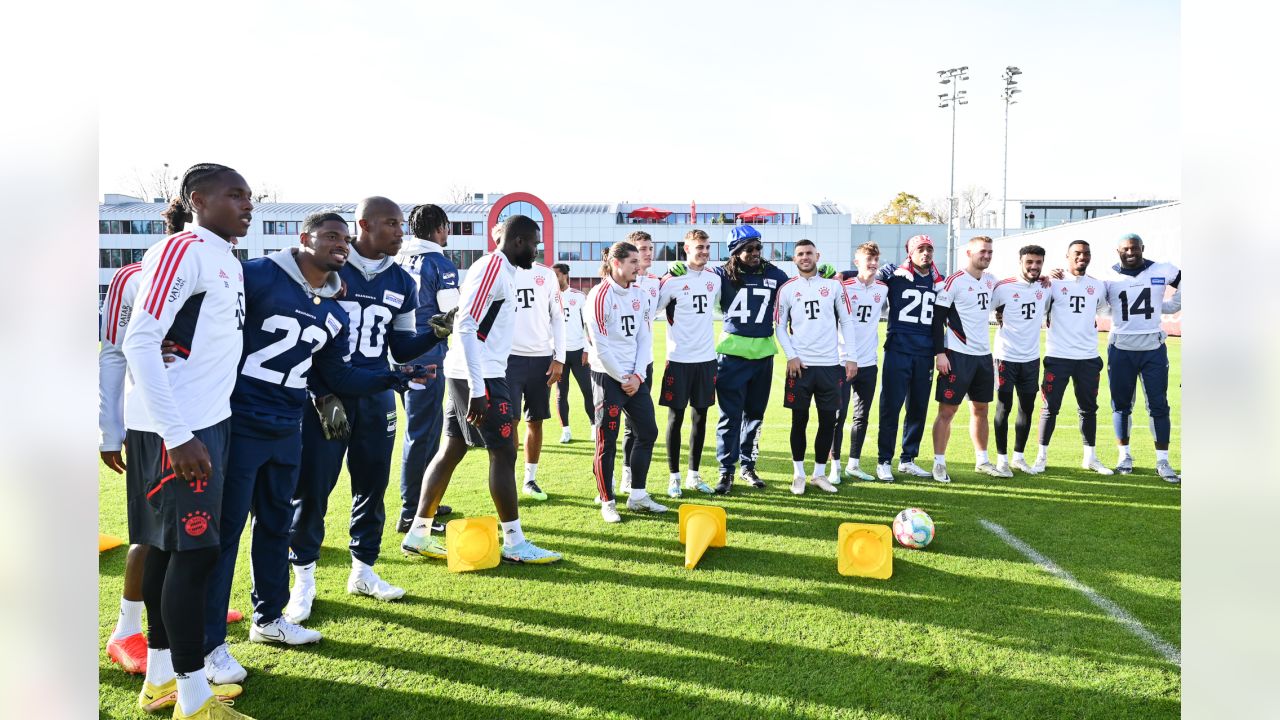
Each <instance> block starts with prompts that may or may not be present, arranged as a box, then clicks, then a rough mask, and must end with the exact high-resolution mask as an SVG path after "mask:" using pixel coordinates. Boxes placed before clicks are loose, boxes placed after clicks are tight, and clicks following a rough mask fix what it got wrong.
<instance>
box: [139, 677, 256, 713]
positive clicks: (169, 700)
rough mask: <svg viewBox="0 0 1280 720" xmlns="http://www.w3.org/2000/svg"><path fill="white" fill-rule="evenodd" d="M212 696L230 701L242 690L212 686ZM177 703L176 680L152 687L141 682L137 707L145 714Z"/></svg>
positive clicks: (235, 686) (236, 686)
mask: <svg viewBox="0 0 1280 720" xmlns="http://www.w3.org/2000/svg"><path fill="white" fill-rule="evenodd" d="M212 689H213V696H214V697H216V698H217V699H219V700H230V699H232V698H235V697H239V696H240V693H241V692H244V689H243V688H241V687H240V686H239V685H214V686H212ZM177 702H178V679H177V678H173V679H171V680H169V682H167V683H165V684H163V685H152V684H151V683H149V682H147V681H146V680H143V681H142V692H141V693H138V707H139V708H141V709H143V710H145V711H146V712H155V711H157V710H163V709H165V708H167V707H173V706H174V705H175V704H177Z"/></svg>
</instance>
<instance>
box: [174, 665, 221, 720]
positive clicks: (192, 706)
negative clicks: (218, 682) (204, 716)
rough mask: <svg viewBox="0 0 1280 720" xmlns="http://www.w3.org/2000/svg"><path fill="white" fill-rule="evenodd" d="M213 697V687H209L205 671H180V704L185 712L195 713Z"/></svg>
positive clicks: (188, 713)
mask: <svg viewBox="0 0 1280 720" xmlns="http://www.w3.org/2000/svg"><path fill="white" fill-rule="evenodd" d="M211 697H213V689H212V688H210V687H209V681H208V680H207V679H205V676H204V672H203V671H200V670H197V671H195V672H193V673H178V704H179V705H181V706H182V712H183V713H185V714H187V715H194V714H195V712H196V711H197V710H199V709H200V706H201V705H204V703H205V701H206V700H208V699H209V698H211Z"/></svg>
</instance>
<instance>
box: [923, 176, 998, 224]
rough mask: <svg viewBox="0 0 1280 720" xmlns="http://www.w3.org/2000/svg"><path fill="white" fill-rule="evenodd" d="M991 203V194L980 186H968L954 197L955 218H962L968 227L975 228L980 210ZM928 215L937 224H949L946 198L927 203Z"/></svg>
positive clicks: (949, 211)
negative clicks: (932, 217)
mask: <svg viewBox="0 0 1280 720" xmlns="http://www.w3.org/2000/svg"><path fill="white" fill-rule="evenodd" d="M990 201H991V194H990V193H988V192H987V191H986V189H984V188H983V187H982V186H981V185H970V186H968V187H966V188H964V189H962V190H961V191H960V193H959V195H958V196H957V197H956V209H957V210H958V212H957V213H956V217H959V218H963V219H964V221H965V222H966V223H967V224H968V227H977V226H978V218H979V217H980V216H981V215H982V210H983V208H985V207H986V206H987V204H988V203H990ZM929 213H930V214H931V215H933V216H934V217H935V218H937V220H938V222H940V223H942V224H944V225H946V224H950V222H951V217H952V213H951V207H950V206H949V205H948V203H947V199H946V198H935V199H933V200H930V201H929Z"/></svg>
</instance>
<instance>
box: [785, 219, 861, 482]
mask: <svg viewBox="0 0 1280 720" xmlns="http://www.w3.org/2000/svg"><path fill="white" fill-rule="evenodd" d="M820 257H821V256H820V255H819V254H818V251H817V247H815V246H814V244H813V241H811V240H800V241H798V242H797V243H796V249H795V255H794V261H795V264H796V269H797V270H798V271H799V274H798V275H796V276H795V277H793V278H791V279H790V280H788V281H787V282H785V283H783V284H782V287H781V288H779V289H778V306H777V310H776V311H775V316H774V323H775V324H776V325H777V328H778V330H777V335H778V344H779V345H781V346H782V352H783V353H784V354H785V355H786V357H787V391H786V396H785V399H784V407H787V408H790V410H791V461H792V463H793V464H794V465H795V474H794V476H793V477H792V480H791V492H792V493H793V494H795V495H803V494H804V489H805V472H804V451H805V446H806V445H807V444H808V428H809V400H810V398H812V399H813V400H814V401H815V402H816V404H817V407H818V433H817V436H816V437H815V438H814V442H813V453H814V454H813V478H812V479H811V480H809V482H810V483H811V484H813V485H816V486H818V488H820V489H822V490H825V491H827V492H829V493H833V492H836V486H835V485H832V484H831V483H830V482H828V481H827V475H826V464H827V459H828V458H829V457H830V456H831V440H832V435H833V434H834V432H835V427H836V414H837V412H838V411H839V409H840V388H841V386H842V385H844V384H845V382H847V381H852V380H853V378H854V376H856V375H857V374H858V364H857V362H856V359H855V358H854V357H853V355H852V354H853V352H854V348H856V346H857V337H856V336H855V334H854V333H855V330H854V326H853V320H852V315H853V307H852V305H850V304H849V298H848V297H846V296H845V294H844V286H843V285H842V284H841V282H840V280H837V279H835V278H822V277H818V274H817V267H818V260H819V258H820ZM837 330H838V332H836V331H837ZM840 338H843V339H844V343H843V347H844V348H845V350H843V351H842V350H841V347H842V346H841V342H840Z"/></svg>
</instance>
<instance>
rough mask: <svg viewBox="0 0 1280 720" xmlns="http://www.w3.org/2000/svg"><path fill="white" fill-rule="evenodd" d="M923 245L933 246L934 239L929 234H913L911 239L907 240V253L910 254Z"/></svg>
mask: <svg viewBox="0 0 1280 720" xmlns="http://www.w3.org/2000/svg"><path fill="white" fill-rule="evenodd" d="M921 245H928V246H929V247H933V240H932V239H931V238H930V237H929V236H928V235H912V236H911V239H910V240H908V241H907V254H908V255H910V254H911V253H913V252H915V251H916V248H918V247H920V246H921Z"/></svg>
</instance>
